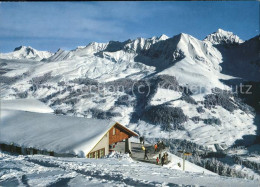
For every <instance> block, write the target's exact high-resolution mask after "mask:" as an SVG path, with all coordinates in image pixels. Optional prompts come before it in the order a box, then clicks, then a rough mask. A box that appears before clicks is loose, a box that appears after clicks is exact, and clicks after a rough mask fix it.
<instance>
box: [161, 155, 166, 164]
mask: <svg viewBox="0 0 260 187" xmlns="http://www.w3.org/2000/svg"><path fill="white" fill-rule="evenodd" d="M164 160H165V156H164V155H163V156H162V159H161V163H162V166H163V164H164Z"/></svg>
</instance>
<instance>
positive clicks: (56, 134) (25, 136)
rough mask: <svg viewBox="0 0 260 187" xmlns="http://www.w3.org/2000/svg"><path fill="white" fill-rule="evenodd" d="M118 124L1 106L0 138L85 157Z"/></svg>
mask: <svg viewBox="0 0 260 187" xmlns="http://www.w3.org/2000/svg"><path fill="white" fill-rule="evenodd" d="M115 124H117V125H120V124H119V123H115V122H113V121H109V120H99V119H90V118H79V117H70V116H57V115H54V114H46V113H34V112H25V111H18V110H2V111H1V123H0V142H1V143H6V144H10V143H14V144H15V145H17V146H21V147H31V148H35V149H39V150H47V151H54V152H56V153H71V154H76V155H78V156H82V157H84V156H85V155H86V154H88V153H89V152H90V151H91V150H92V149H93V148H94V147H95V145H96V144H97V143H98V142H99V141H100V140H101V139H102V138H103V136H104V135H105V134H106V133H107V132H108V131H109V130H110V129H111V128H112V127H113V126H114V125H115ZM120 126H121V127H122V128H125V129H127V128H126V127H124V126H123V125H120ZM129 132H131V133H132V135H133V136H135V135H136V134H135V133H134V132H133V131H131V130H129Z"/></svg>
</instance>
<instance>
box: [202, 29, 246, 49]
mask: <svg viewBox="0 0 260 187" xmlns="http://www.w3.org/2000/svg"><path fill="white" fill-rule="evenodd" d="M204 41H209V42H211V43H212V44H215V45H218V44H239V43H243V42H244V41H243V40H241V39H240V38H239V37H238V36H237V35H235V34H234V33H233V32H229V31H225V30H223V29H218V30H217V31H216V32H214V33H212V34H210V35H208V36H207V37H206V38H205V39H204Z"/></svg>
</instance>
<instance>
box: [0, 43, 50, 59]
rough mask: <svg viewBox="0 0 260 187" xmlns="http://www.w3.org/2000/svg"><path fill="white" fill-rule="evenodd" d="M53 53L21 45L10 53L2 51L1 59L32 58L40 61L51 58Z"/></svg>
mask: <svg viewBox="0 0 260 187" xmlns="http://www.w3.org/2000/svg"><path fill="white" fill-rule="evenodd" d="M52 55H53V54H52V53H51V52H49V51H38V50H36V49H33V48H32V47H30V46H19V47H16V48H15V49H14V51H13V52H10V53H0V58H1V59H30V60H37V61H40V60H42V59H44V58H49V57H50V56H52Z"/></svg>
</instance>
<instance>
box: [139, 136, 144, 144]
mask: <svg viewBox="0 0 260 187" xmlns="http://www.w3.org/2000/svg"><path fill="white" fill-rule="evenodd" d="M139 140H140V144H144V137H142V136H141V137H140V138H139Z"/></svg>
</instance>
